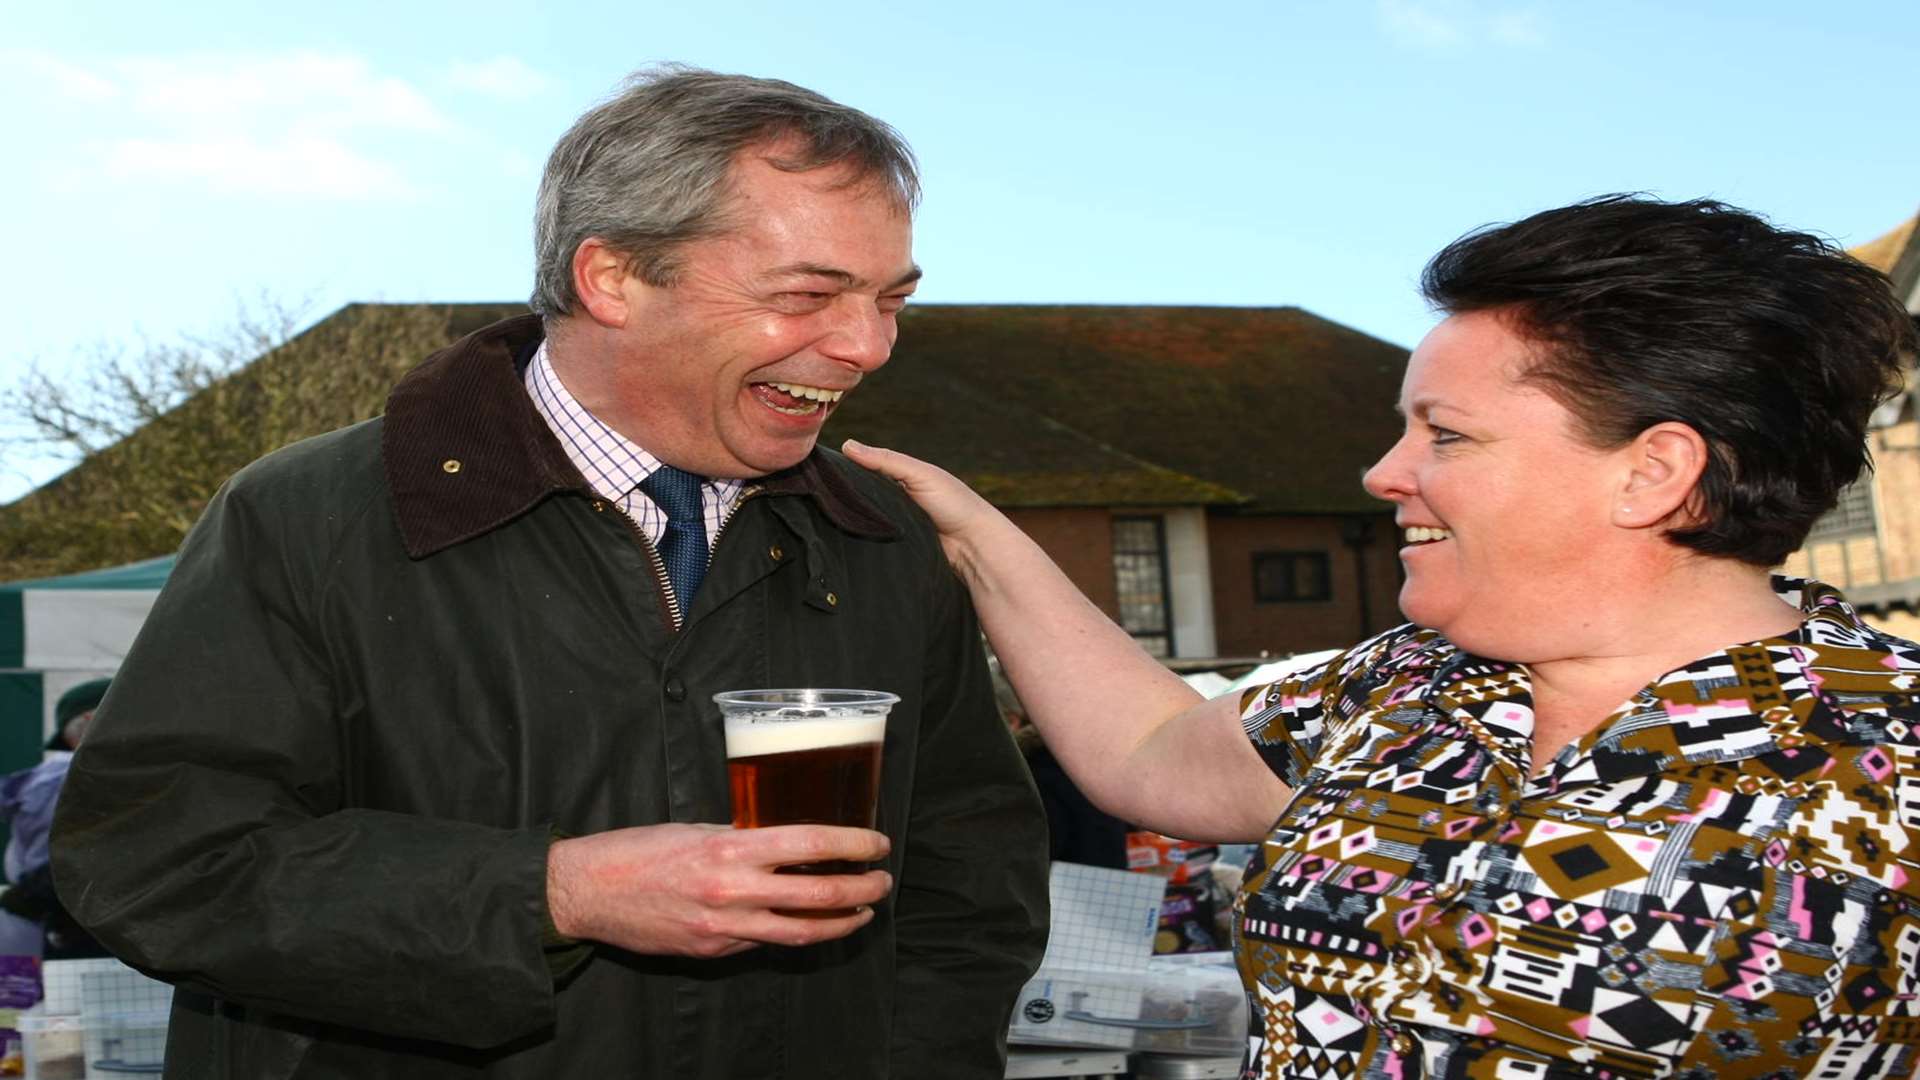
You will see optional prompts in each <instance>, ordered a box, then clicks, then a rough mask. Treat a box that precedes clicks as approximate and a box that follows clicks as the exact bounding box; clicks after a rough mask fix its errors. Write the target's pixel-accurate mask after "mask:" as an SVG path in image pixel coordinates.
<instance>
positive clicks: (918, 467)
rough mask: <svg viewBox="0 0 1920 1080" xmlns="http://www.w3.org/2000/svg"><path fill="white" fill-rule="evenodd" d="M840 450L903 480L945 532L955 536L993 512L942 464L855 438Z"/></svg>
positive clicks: (910, 492) (843, 444)
mask: <svg viewBox="0 0 1920 1080" xmlns="http://www.w3.org/2000/svg"><path fill="white" fill-rule="evenodd" d="M840 449H841V451H842V452H843V453H845V454H846V455H847V456H848V457H849V458H852V459H853V460H854V461H855V462H856V463H858V464H860V465H863V466H865V467H867V468H869V469H872V470H873V471H874V472H877V473H879V474H880V475H882V476H885V477H887V478H888V479H891V480H895V481H897V482H899V484H900V486H901V487H903V488H905V489H906V491H907V494H908V496H910V497H911V498H912V499H913V501H914V502H917V503H919V504H920V508H921V509H922V510H925V511H926V512H927V516H928V517H930V518H932V519H933V524H934V527H935V528H937V529H939V530H940V532H941V533H942V534H944V535H952V534H954V533H955V532H958V531H959V530H961V529H963V528H965V527H966V526H967V525H968V523H969V521H970V520H972V519H975V518H976V517H978V516H979V515H981V514H982V513H985V514H989V515H990V514H992V513H993V509H992V507H990V506H988V505H987V502H986V500H985V499H982V498H981V497H980V496H978V495H975V494H974V493H973V489H971V488H969V487H967V485H965V484H963V483H961V482H960V481H959V480H958V479H956V478H955V477H954V475H953V474H952V473H949V472H948V471H947V470H945V469H942V468H941V467H939V466H938V465H931V464H928V463H927V462H924V461H921V460H920V459H919V458H917V457H913V456H911V455H909V454H903V453H901V452H899V451H898V450H884V449H881V448H880V447H877V446H867V445H865V444H864V443H860V442H856V441H854V440H853V439H848V440H847V441H846V442H844V443H841V444H840Z"/></svg>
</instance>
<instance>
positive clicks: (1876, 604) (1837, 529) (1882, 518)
mask: <svg viewBox="0 0 1920 1080" xmlns="http://www.w3.org/2000/svg"><path fill="white" fill-rule="evenodd" d="M1916 221H1920V215H1917V216H1916V217H1914V218H1908V219H1907V220H1906V221H1905V222H1903V223H1902V224H1901V225H1900V226H1899V227H1897V228H1895V229H1893V230H1892V231H1891V232H1889V233H1887V234H1886V235H1884V236H1881V237H1879V238H1878V239H1876V240H1874V241H1872V242H1871V243H1867V244H1863V245H1861V246H1860V247H1857V248H1855V249H1853V254H1854V256H1855V257H1857V258H1859V259H1860V260H1861V261H1862V262H1865V263H1867V264H1869V265H1871V266H1873V267H1875V268H1877V269H1879V270H1881V271H1883V272H1885V273H1886V274H1887V276H1888V277H1889V278H1890V279H1892V282H1893V288H1894V292H1895V293H1896V295H1898V296H1899V297H1900V298H1901V300H1902V301H1903V302H1905V304H1906V306H1907V310H1908V311H1909V312H1913V313H1914V315H1915V317H1916V318H1920V228H1916V227H1915V226H1916ZM1914 390H1915V385H1914V377H1913V372H1912V369H1911V368H1909V371H1908V385H1907V390H1906V392H1905V393H1903V394H1901V395H1900V396H1899V398H1897V399H1896V400H1894V401H1891V402H1889V403H1888V404H1887V405H1886V406H1884V407H1883V408H1882V409H1881V411H1880V413H1879V415H1877V416H1876V417H1875V418H1874V424H1873V434H1872V436H1871V440H1870V442H1871V448H1872V450H1873V461H1874V470H1873V473H1872V474H1871V475H1870V476H1865V477H1862V478H1861V479H1860V481H1859V482H1857V483H1855V484H1854V485H1853V486H1852V487H1850V488H1848V489H1847V491H1846V492H1845V494H1843V495H1842V497H1841V500H1840V505H1839V506H1838V507H1837V508H1835V510H1834V511H1833V513H1831V514H1828V515H1827V516H1826V517H1825V518H1822V519H1821V521H1820V523H1819V524H1818V525H1816V526H1815V527H1814V531H1813V535H1812V536H1810V537H1809V538H1808V540H1807V544H1806V546H1805V547H1803V548H1802V549H1801V550H1799V551H1797V552H1795V553H1794V554H1793V555H1792V556H1791V557H1790V558H1788V560H1787V562H1786V567H1785V569H1786V572H1787V573H1790V574H1801V575H1811V576H1813V577H1817V578H1820V579H1821V580H1824V581H1827V582H1829V583H1831V584H1833V585H1837V586H1839V587H1840V588H1841V589H1842V590H1843V591H1844V592H1845V593H1846V594H1847V598H1848V599H1850V600H1852V601H1853V602H1854V604H1856V605H1857V606H1859V608H1860V609H1861V610H1862V612H1864V613H1865V614H1866V615H1867V617H1868V619H1869V621H1871V622H1874V623H1876V624H1878V625H1880V626H1883V627H1885V628H1886V629H1888V630H1890V631H1892V632H1894V633H1896V634H1900V635H1901V636H1903V637H1908V638H1915V637H1920V415H1916V410H1915V400H1914Z"/></svg>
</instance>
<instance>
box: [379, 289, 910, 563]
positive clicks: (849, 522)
mask: <svg viewBox="0 0 1920 1080" xmlns="http://www.w3.org/2000/svg"><path fill="white" fill-rule="evenodd" d="M543 333H544V331H543V329H542V327H541V324H540V317H539V316H537V315H521V316H518V317H516V318H512V319H507V320H504V321H502V322H497V323H494V324H493V325H491V326H487V327H483V328H481V329H479V330H476V331H474V332H473V333H471V334H469V335H467V336H466V337H464V338H461V339H460V340H459V341H456V342H454V343H453V344H452V345H450V346H448V347H447V348H445V349H442V350H440V351H439V352H437V353H434V354H433V355H432V356H430V357H428V358H427V359H426V361H424V362H423V363H421V364H420V366H418V367H416V368H414V369H413V370H412V371H410V372H408V373H407V375H406V377H405V378H403V379H401V380H400V382H399V384H398V385H396V386H395V387H394V388H393V392H392V393H391V394H390V395H388V397H387V413H386V421H385V428H384V430H383V431H382V433H381V444H380V449H381V456H382V458H383V459H384V464H385V468H386V476H387V488H388V490H389V491H390V492H392V495H393V505H394V515H395V517H396V518H397V519H398V520H399V523H400V534H401V538H402V540H403V542H404V543H405V544H406V549H407V554H408V555H409V556H410V557H412V558H415V559H422V558H426V557H427V556H429V555H432V554H434V553H435V552H437V551H442V550H445V549H446V548H449V547H452V546H453V545H455V544H458V543H461V542H463V541H466V540H470V539H472V538H473V537H476V536H479V535H481V534H482V533H486V532H490V531H492V530H493V529H496V528H498V527H500V526H501V525H503V524H505V523H507V522H508V521H511V520H513V519H514V518H516V517H519V516H520V515H521V514H524V513H526V512H527V511H528V510H531V509H533V507H534V506H536V505H537V504H539V503H540V502H541V501H542V500H543V499H545V498H547V496H549V495H552V494H554V493H556V492H562V491H579V492H586V491H587V490H588V489H587V482H586V480H585V479H584V478H583V477H582V476H581V475H580V471H579V470H578V469H576V468H574V466H573V462H572V461H570V460H568V458H567V452H566V450H564V449H563V448H562V447H561V446H560V443H559V441H558V440H557V439H555V438H554V436H553V432H552V431H551V430H549V429H548V427H547V424H546V421H544V420H542V419H541V418H540V414H539V413H538V412H536V411H535V410H534V407H533V402H532V401H531V400H530V399H529V398H528V397H527V392H526V388H525V386H524V385H523V384H522V383H521V381H520V372H519V369H518V367H517V365H516V362H515V361H516V358H517V357H519V356H521V355H525V354H531V353H532V351H533V349H534V347H535V346H536V345H538V344H539V342H540V339H541V337H542V335H543ZM755 484H756V486H758V487H759V488H760V490H761V492H762V493H763V494H768V495H804V496H808V497H811V498H812V499H813V500H814V501H815V502H816V503H817V504H818V505H819V506H820V509H821V512H822V513H824V514H825V515H826V517H827V519H828V520H829V521H831V522H833V524H834V525H835V526H837V527H838V528H840V529H841V530H843V531H845V532H848V533H851V534H852V535H855V536H860V537H866V538H870V539H892V538H893V537H896V536H898V535H899V534H900V532H899V529H898V528H897V527H896V526H895V525H894V524H893V522H891V521H889V520H888V519H887V518H886V516H885V515H884V514H882V513H881V512H880V510H879V509H878V508H877V507H875V506H874V505H873V503H872V502H871V501H870V500H868V499H867V498H866V497H865V496H864V495H862V494H860V492H859V491H857V490H856V489H855V488H854V486H853V484H852V483H851V482H850V481H849V480H848V479H847V477H846V476H845V475H843V474H842V472H841V469H840V468H839V467H836V466H835V464H834V463H832V462H830V461H828V460H827V457H826V455H825V453H824V452H823V451H821V450H820V449H819V448H817V447H816V448H815V449H814V451H813V452H812V453H811V454H808V455H807V457H806V459H805V460H804V461H802V462H800V464H798V465H796V466H794V467H793V468H791V469H787V470H785V471H783V472H778V473H775V474H773V475H771V476H767V477H763V478H761V479H760V480H758V481H755Z"/></svg>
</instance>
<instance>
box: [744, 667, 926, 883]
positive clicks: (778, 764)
mask: <svg viewBox="0 0 1920 1080" xmlns="http://www.w3.org/2000/svg"><path fill="white" fill-rule="evenodd" d="M899 700H900V699H899V698H898V697H897V696H895V695H893V694H887V693H882V692H879V691H873V690H735V691H728V692H727V693H723V694H715V695H714V701H716V702H717V703H719V705H720V709H721V713H722V715H723V717H724V721H725V725H726V736H727V779H728V781H729V783H730V786H731V787H732V791H733V827H734V828H736V829H757V828H761V827H763V826H767V825H808V824H812V825H851V826H856V827H859V828H863V829H871V828H873V827H874V823H875V811H876V808H877V806H878V804H879V796H880V751H881V747H882V746H883V744H884V742H885V738H886V731H887V712H888V710H889V709H890V708H892V706H893V703H894V702H896V701H899ZM782 869H783V870H785V871H787V872H790V873H800V874H858V873H861V872H862V871H864V870H865V869H866V867H865V866H864V865H861V864H859V863H850V862H822V863H807V864H805V865H800V866H791V867H783V868H782Z"/></svg>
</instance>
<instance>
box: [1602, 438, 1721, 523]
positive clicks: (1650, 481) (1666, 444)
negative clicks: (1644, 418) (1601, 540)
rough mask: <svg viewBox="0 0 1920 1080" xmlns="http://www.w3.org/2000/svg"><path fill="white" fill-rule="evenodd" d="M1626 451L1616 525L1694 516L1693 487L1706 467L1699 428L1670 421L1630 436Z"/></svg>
mask: <svg viewBox="0 0 1920 1080" xmlns="http://www.w3.org/2000/svg"><path fill="white" fill-rule="evenodd" d="M1625 452H1626V464H1627V473H1626V478H1625V479H1624V480H1623V481H1622V483H1621V485H1620V490H1619V492H1618V496H1617V499H1616V501H1615V503H1614V507H1613V514H1612V520H1613V523H1614V524H1615V525H1618V526H1620V527H1621V528H1627V529H1644V528H1648V527H1651V526H1654V525H1659V524H1662V523H1664V522H1667V521H1668V520H1669V519H1671V518H1672V517H1674V516H1675V515H1676V514H1678V515H1681V516H1682V517H1691V516H1692V513H1693V509H1694V490H1695V488H1696V486H1697V485H1698V484H1699V483H1700V477H1701V474H1703V473H1705V472H1706V470H1707V440H1706V439H1704V438H1702V437H1701V435H1700V433H1699V432H1698V431H1695V430H1694V429H1693V428H1692V427H1691V426H1690V425H1687V424H1682V423H1680V422H1679V421H1677V420H1668V421H1665V422H1662V423H1658V424H1655V425H1653V426H1652V427H1650V428H1648V429H1647V430H1645V431H1642V432H1641V433H1640V434H1639V435H1636V436H1634V439H1633V442H1631V443H1629V444H1628V445H1627V447H1626V448H1625Z"/></svg>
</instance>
